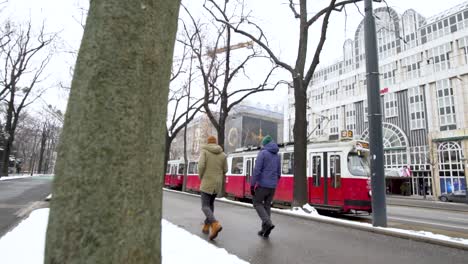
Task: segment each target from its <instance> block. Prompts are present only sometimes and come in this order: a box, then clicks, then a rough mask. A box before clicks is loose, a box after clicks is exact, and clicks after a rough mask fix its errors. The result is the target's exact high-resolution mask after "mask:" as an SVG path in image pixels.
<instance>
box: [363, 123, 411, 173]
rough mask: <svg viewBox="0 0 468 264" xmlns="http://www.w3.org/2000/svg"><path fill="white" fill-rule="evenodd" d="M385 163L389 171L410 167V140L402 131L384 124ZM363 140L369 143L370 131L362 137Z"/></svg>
mask: <svg viewBox="0 0 468 264" xmlns="http://www.w3.org/2000/svg"><path fill="white" fill-rule="evenodd" d="M382 133H383V145H384V161H385V168H387V169H400V168H402V167H403V166H407V165H408V153H407V149H408V139H407V138H406V136H405V134H404V133H403V131H401V129H399V128H398V127H397V126H395V125H393V124H390V123H383V125H382ZM361 139H362V140H366V141H369V129H366V130H365V131H364V133H362V136H361Z"/></svg>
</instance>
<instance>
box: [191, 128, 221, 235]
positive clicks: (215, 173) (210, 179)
mask: <svg viewBox="0 0 468 264" xmlns="http://www.w3.org/2000/svg"><path fill="white" fill-rule="evenodd" d="M207 143H208V144H206V145H203V146H202V149H201V153H200V160H199V161H198V176H199V177H200V180H201V184H200V191H201V202H202V211H203V213H204V214H205V216H206V219H205V224H204V225H203V229H202V232H203V233H205V234H208V233H210V229H211V233H210V236H209V238H210V240H213V239H215V238H216V237H217V236H218V233H219V232H220V231H221V230H222V229H223V227H222V226H221V224H220V223H219V221H217V220H216V218H215V216H214V201H215V198H216V195H217V194H219V193H220V192H221V188H222V184H223V178H224V177H223V176H224V174H226V172H227V159H226V154H224V152H223V149H222V148H221V146H219V145H218V144H216V138H215V137H213V136H210V137H208V142H207Z"/></svg>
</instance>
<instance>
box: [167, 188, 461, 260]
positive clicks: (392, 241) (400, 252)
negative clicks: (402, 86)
mask: <svg viewBox="0 0 468 264" xmlns="http://www.w3.org/2000/svg"><path fill="white" fill-rule="evenodd" d="M200 206H201V204H200V200H199V197H194V196H188V195H184V194H178V193H172V192H167V191H165V192H164V200H163V217H164V218H165V219H167V220H168V221H171V222H172V223H174V224H177V225H179V226H180V227H182V228H184V229H186V230H187V231H189V232H191V233H193V234H195V235H198V236H200V237H202V238H204V239H207V237H206V236H205V235H204V234H202V233H201V226H202V220H203V214H202V212H201V210H200ZM215 215H216V216H217V217H218V220H219V221H220V222H221V223H222V225H223V231H222V232H221V233H220V235H219V237H218V238H217V239H216V240H215V241H214V242H213V244H215V245H216V246H218V247H222V248H226V250H228V251H229V252H230V253H233V254H235V255H237V256H239V257H240V258H242V259H244V260H247V261H249V262H250V263H253V264H263V263H265V264H283V263H291V264H294V263H298V264H299V263H330V264H331V263H333V264H335V263H346V264H354V263H356V264H363V263H379V264H387V263H388V264H394V263H421V264H422V263H424V264H432V263H434V264H440V263H464V262H465V261H466V259H467V258H468V251H466V250H460V249H454V248H448V247H443V246H438V245H433V244H427V243H423V242H417V241H412V240H408V239H401V238H397V237H390V236H386V235H382V234H377V233H371V232H366V231H361V230H357V229H353V228H347V227H343V226H337V225H333V224H327V223H320V222H316V221H310V220H306V219H301V218H297V217H291V216H286V215H282V214H276V213H273V214H272V220H273V222H274V223H275V224H276V228H275V229H274V230H273V232H272V234H271V237H270V238H269V239H263V238H261V237H259V236H258V235H257V231H258V229H259V228H260V221H259V219H258V216H257V214H256V212H255V210H253V209H252V208H247V207H243V206H237V205H232V204H229V203H221V202H216V203H215ZM183 252H184V250H183V249H182V248H181V253H183Z"/></svg>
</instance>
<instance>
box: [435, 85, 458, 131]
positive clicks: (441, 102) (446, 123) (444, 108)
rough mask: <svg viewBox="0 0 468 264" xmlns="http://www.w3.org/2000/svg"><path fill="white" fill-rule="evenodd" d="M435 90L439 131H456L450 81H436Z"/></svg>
mask: <svg viewBox="0 0 468 264" xmlns="http://www.w3.org/2000/svg"><path fill="white" fill-rule="evenodd" d="M436 89H437V107H438V114H439V126H440V130H441V131H445V130H452V129H456V128H457V125H456V120H455V100H454V97H453V88H452V87H451V85H450V80H448V79H444V80H440V81H437V82H436Z"/></svg>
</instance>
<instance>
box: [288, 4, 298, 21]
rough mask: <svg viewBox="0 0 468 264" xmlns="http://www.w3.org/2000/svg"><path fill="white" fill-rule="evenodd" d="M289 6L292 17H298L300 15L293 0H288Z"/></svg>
mask: <svg viewBox="0 0 468 264" xmlns="http://www.w3.org/2000/svg"><path fill="white" fill-rule="evenodd" d="M289 8H291V11H292V12H293V14H294V18H299V17H300V15H299V13H298V12H297V10H296V7H295V4H294V0H289Z"/></svg>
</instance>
